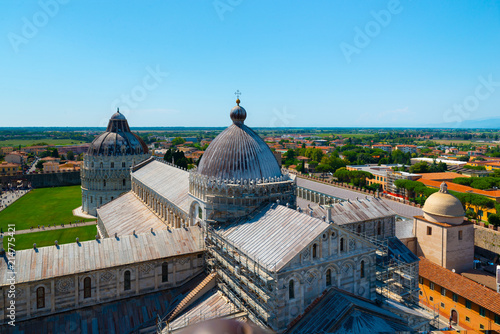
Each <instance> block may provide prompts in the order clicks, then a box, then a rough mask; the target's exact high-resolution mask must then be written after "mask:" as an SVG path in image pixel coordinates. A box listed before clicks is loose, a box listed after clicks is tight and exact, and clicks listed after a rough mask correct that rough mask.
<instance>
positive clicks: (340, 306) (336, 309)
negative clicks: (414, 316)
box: [285, 288, 412, 334]
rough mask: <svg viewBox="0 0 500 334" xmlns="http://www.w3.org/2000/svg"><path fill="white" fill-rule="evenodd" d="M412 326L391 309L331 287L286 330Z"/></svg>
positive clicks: (302, 332) (349, 330) (358, 330)
mask: <svg viewBox="0 0 500 334" xmlns="http://www.w3.org/2000/svg"><path fill="white" fill-rule="evenodd" d="M403 331H408V332H412V329H411V328H410V327H408V326H407V324H406V322H405V321H404V320H403V319H402V318H400V317H399V316H397V315H395V314H393V313H392V312H390V311H388V310H385V309H383V308H381V307H380V306H378V305H376V304H375V303H374V302H372V301H370V300H367V299H364V298H361V297H357V296H354V295H352V294H350V293H348V292H345V291H341V290H337V289H334V288H332V289H330V290H329V291H328V292H327V293H326V294H325V295H324V296H322V297H321V299H319V300H317V301H315V302H313V304H312V305H311V306H309V307H308V311H307V312H306V313H305V314H303V315H302V317H301V318H300V320H298V321H297V322H296V323H294V324H293V325H292V327H291V328H290V329H288V330H286V331H285V333H287V334H288V333H297V334H298V333H300V334H313V333H314V334H316V333H345V334H348V333H349V334H350V333H352V334H354V333H356V334H358V333H395V332H403Z"/></svg>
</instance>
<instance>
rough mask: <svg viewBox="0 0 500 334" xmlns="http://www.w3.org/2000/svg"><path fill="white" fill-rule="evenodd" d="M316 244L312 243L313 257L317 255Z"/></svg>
mask: <svg viewBox="0 0 500 334" xmlns="http://www.w3.org/2000/svg"><path fill="white" fill-rule="evenodd" d="M317 248H318V246H317V245H316V244H314V245H313V259H315V258H316V257H318V250H317Z"/></svg>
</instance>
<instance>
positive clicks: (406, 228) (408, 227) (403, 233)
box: [396, 219, 414, 239]
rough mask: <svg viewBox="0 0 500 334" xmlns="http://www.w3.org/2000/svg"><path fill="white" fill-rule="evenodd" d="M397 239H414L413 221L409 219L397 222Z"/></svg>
mask: <svg viewBox="0 0 500 334" xmlns="http://www.w3.org/2000/svg"><path fill="white" fill-rule="evenodd" d="M396 237H398V238H399V239H406V238H413V237H414V235H413V221H411V220H409V219H405V220H399V221H398V220H397V221H396Z"/></svg>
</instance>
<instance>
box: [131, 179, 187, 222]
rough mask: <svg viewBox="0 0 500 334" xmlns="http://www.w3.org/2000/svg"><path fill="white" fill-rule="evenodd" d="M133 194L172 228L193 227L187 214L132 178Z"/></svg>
mask: <svg viewBox="0 0 500 334" xmlns="http://www.w3.org/2000/svg"><path fill="white" fill-rule="evenodd" d="M132 192H133V193H134V194H135V195H136V196H137V197H138V198H139V199H140V200H141V201H143V202H144V204H146V205H147V206H148V207H149V208H150V209H151V211H153V212H154V213H155V214H156V215H157V216H158V217H159V218H160V219H161V220H163V221H164V222H165V223H166V224H167V225H168V226H169V227H171V228H180V227H187V226H192V225H193V224H192V222H191V221H190V219H188V216H187V214H186V212H184V211H183V210H181V209H180V208H179V207H177V206H176V205H175V204H173V203H171V202H170V201H168V200H167V199H165V198H164V197H163V196H161V195H159V194H157V193H156V192H154V191H153V190H151V189H150V188H148V187H146V186H144V184H142V183H141V182H139V181H138V180H136V179H134V178H133V177H132Z"/></svg>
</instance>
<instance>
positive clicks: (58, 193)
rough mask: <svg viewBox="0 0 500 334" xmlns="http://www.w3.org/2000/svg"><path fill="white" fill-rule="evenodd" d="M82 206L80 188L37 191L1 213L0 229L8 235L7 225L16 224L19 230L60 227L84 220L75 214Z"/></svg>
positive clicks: (42, 189)
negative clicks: (55, 225) (51, 226)
mask: <svg viewBox="0 0 500 334" xmlns="http://www.w3.org/2000/svg"><path fill="white" fill-rule="evenodd" d="M80 205H82V200H81V189H80V186H70V187H55V188H41V189H34V190H32V191H30V192H29V193H27V194H26V195H24V196H23V197H21V198H20V199H18V200H17V201H15V202H14V203H12V204H11V205H10V206H8V207H7V208H6V209H4V210H3V211H0V227H1V228H2V229H3V231H4V232H5V231H7V225H8V224H14V225H15V228H16V230H17V231H19V230H25V229H29V228H30V227H31V226H33V227H37V226H38V225H40V226H41V225H44V226H47V225H49V224H50V225H53V224H57V225H60V224H61V223H64V224H67V223H69V222H74V221H75V220H82V219H83V218H80V217H75V216H73V213H72V211H73V210H74V209H76V208H77V207H79V206H80ZM91 220H92V219H85V221H91Z"/></svg>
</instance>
